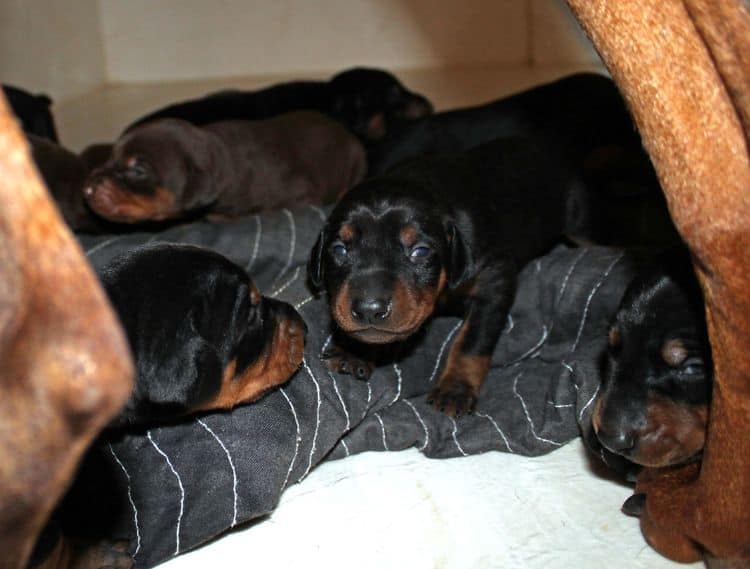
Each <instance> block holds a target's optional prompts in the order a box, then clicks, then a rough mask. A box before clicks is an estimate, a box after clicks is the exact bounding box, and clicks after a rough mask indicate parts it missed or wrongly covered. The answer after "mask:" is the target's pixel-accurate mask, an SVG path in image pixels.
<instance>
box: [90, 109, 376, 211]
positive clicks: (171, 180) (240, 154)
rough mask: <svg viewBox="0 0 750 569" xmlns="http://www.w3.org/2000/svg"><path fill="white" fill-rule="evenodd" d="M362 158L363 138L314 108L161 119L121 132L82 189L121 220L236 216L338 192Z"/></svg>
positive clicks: (353, 179) (357, 172)
mask: <svg viewBox="0 0 750 569" xmlns="http://www.w3.org/2000/svg"><path fill="white" fill-rule="evenodd" d="M366 168H367V167H366V160H365V154H364V149H363V148H362V145H361V144H360V143H359V141H358V140H357V139H356V138H355V137H354V136H352V135H351V134H349V133H348V132H347V131H346V129H344V128H343V127H342V126H341V125H339V124H337V123H336V122H334V121H332V120H330V119H328V118H326V117H324V116H323V115H321V114H319V113H315V112H307V111H300V112H295V113H288V114H286V115H282V116H279V117H276V118H273V119H268V120H264V121H226V122H220V123H214V124H211V125H208V126H206V127H203V128H199V127H196V126H193V125H192V124H190V123H188V122H186V121H182V120H177V119H164V120H160V121H156V122H153V123H147V124H145V125H143V126H140V127H138V128H135V129H133V130H131V131H130V132H128V133H127V134H125V135H123V136H122V137H121V138H120V139H119V140H118V141H117V143H116V144H115V146H114V148H113V151H112V156H111V157H110V159H109V160H108V161H107V162H106V163H105V164H104V165H103V166H102V167H100V168H97V169H96V170H94V172H92V174H91V177H90V179H89V181H88V183H87V186H86V188H85V189H84V195H85V198H86V201H87V202H88V204H89V206H90V207H91V208H92V209H93V210H94V212H96V213H97V214H98V215H100V216H101V217H103V218H105V219H108V220H110V221H114V222H119V223H138V222H143V221H162V220H171V219H179V218H182V217H185V216H188V215H191V214H193V215H194V214H199V213H211V214H218V215H221V216H238V215H243V214H246V213H250V212H257V211H262V210H269V209H278V208H283V207H287V206H293V205H299V204H305V203H313V204H325V203H330V202H333V201H335V199H336V198H337V197H338V196H340V195H341V194H343V193H344V192H346V191H347V190H348V189H349V188H350V187H351V186H352V185H354V184H356V183H357V182H358V181H359V180H361V179H362V177H363V176H364V173H365V171H366Z"/></svg>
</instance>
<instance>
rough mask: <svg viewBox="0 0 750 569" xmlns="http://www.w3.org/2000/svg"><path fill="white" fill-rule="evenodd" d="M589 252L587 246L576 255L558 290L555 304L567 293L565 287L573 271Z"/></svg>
mask: <svg viewBox="0 0 750 569" xmlns="http://www.w3.org/2000/svg"><path fill="white" fill-rule="evenodd" d="M587 252H588V249H586V248H585V247H584V248H583V249H581V252H580V253H579V254H578V255H576V258H575V259H574V260H573V262H572V263H571V264H570V268H569V269H568V272H567V273H565V276H564V277H563V280H562V283H561V284H560V290H559V291H558V292H557V298H556V299H555V305H557V304H558V303H559V302H560V300H562V297H563V294H565V289H566V288H567V287H568V280H569V279H570V276H571V275H572V274H573V271H574V270H575V268H576V266H577V265H578V263H579V262H580V261H581V259H583V257H584V256H585V255H586V253H587Z"/></svg>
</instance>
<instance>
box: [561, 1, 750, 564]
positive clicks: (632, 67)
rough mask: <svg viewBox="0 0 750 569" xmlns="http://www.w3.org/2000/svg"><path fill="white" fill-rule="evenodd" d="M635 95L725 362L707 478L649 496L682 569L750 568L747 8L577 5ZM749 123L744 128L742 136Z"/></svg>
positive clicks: (659, 537)
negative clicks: (708, 562) (701, 560)
mask: <svg viewBox="0 0 750 569" xmlns="http://www.w3.org/2000/svg"><path fill="white" fill-rule="evenodd" d="M568 3H569V4H570V6H571V7H572V8H573V11H574V12H575V13H576V15H577V17H578V19H579V21H580V22H581V23H582V24H583V26H584V28H585V29H586V30H587V32H588V33H589V35H590V36H591V38H592V40H593V41H594V44H595V45H596V47H597V49H598V50H599V52H600V54H601V55H602V58H603V59H604V61H605V63H606V64H607V66H608V67H609V69H610V71H611V73H612V76H613V78H614V79H615V81H616V82H617V84H618V86H619V87H620V88H621V90H622V91H623V94H624V96H625V98H626V99H627V101H628V103H629V105H630V107H631V110H632V111H633V115H634V118H635V120H636V123H637V124H638V127H639V129H640V131H641V134H642V137H643V140H644V144H645V146H646V148H647V150H648V151H649V154H650V155H651V158H652V160H653V162H654V166H655V167H656V170H657V172H658V174H659V179H660V181H661V184H662V187H663V188H664V192H665V194H666V197H667V201H668V203H669V208H670V212H671V214H672V217H673V219H674V221H675V224H676V226H677V229H678V230H679V232H680V233H681V235H682V236H683V238H684V239H685V241H686V242H687V243H688V245H689V246H690V249H691V251H692V252H693V255H694V259H695V268H696V272H697V274H698V278H699V280H700V282H701V286H702V288H703V292H704V296H705V300H706V314H707V323H708V331H709V336H710V340H711V347H712V351H713V360H714V369H715V374H714V390H713V400H712V404H711V412H710V420H709V426H708V437H707V442H706V447H705V452H704V458H703V463H702V467H701V469H700V472H699V473H695V472H692V469H693V468H695V467H687V468H688V469H690V471H685V472H680V471H679V470H677V471H670V472H668V473H664V474H663V475H661V476H656V477H655V478H654V479H653V480H651V481H650V482H649V483H648V484H647V485H646V487H645V490H646V492H647V498H646V507H645V509H644V512H643V515H642V518H641V520H642V529H643V530H644V534H645V535H646V537H647V539H649V541H650V542H651V543H652V544H653V545H654V546H655V547H656V548H657V549H658V550H659V551H661V552H662V553H664V554H665V555H667V556H671V557H673V558H675V559H681V560H687V559H697V558H698V557H699V556H700V554H701V552H702V551H705V552H706V553H707V556H708V557H711V558H712V559H713V558H719V559H721V560H729V561H730V562H734V561H736V562H738V563H742V562H743V561H744V564H750V547H748V546H750V477H748V476H747V473H748V470H749V469H750V436H748V434H747V433H748V432H749V430H750V351H748V349H747V346H748V345H750V295H748V292H747V291H748V285H750V254H749V253H748V252H749V251H750V221H749V220H750V191H748V190H750V161H749V159H748V147H747V131H746V130H745V129H747V128H748V122H750V121H748V117H749V116H750V104H749V103H748V97H750V88H749V87H748V77H749V75H748V74H750V68H749V67H748V63H747V62H748V59H747V58H748V57H749V56H750V46H749V43H750V39H749V37H750V17H749V16H748V9H747V7H746V5H744V4H743V2H742V0H632V1H628V2H620V1H617V0H568ZM743 125H744V129H743Z"/></svg>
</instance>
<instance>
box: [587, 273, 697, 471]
mask: <svg viewBox="0 0 750 569" xmlns="http://www.w3.org/2000/svg"><path fill="white" fill-rule="evenodd" d="M683 264H684V265H685V266H684V267H680V268H677V267H676V264H674V263H673V266H668V265H665V266H662V267H661V268H659V269H657V270H655V271H653V272H650V273H648V274H647V276H646V277H645V278H643V279H638V280H636V281H634V282H633V284H632V285H631V286H630V287H629V288H628V290H627V292H626V293H625V296H624V297H623V300H622V303H621V306H620V309H619V311H618V313H617V317H616V319H615V322H614V324H613V325H612V327H611V328H610V331H609V347H608V350H607V353H606V355H605V362H604V364H605V367H604V377H603V381H602V387H601V391H600V395H599V397H598V398H597V401H596V403H595V407H594V412H593V416H592V424H593V427H594V430H595V432H596V434H597V437H598V438H599V441H600V442H601V443H602V444H603V445H604V446H605V447H606V448H607V449H609V450H610V451H612V452H614V453H617V454H620V455H621V456H624V457H626V458H627V459H629V460H631V461H633V462H635V463H637V464H641V465H644V466H650V467H663V466H668V465H673V464H680V463H684V462H688V461H691V460H694V459H696V458H697V457H698V456H699V455H700V453H701V451H702V450H703V445H704V442H705V437H706V423H707V420H708V405H709V401H710V397H711V373H712V372H711V361H710V352H709V346H708V338H707V335H706V329H705V320H704V316H703V306H702V300H701V293H700V290H699V289H698V286H697V282H696V281H695V277H694V276H693V275H692V274H688V271H691V270H692V269H691V268H690V266H689V263H688V262H684V263H683Z"/></svg>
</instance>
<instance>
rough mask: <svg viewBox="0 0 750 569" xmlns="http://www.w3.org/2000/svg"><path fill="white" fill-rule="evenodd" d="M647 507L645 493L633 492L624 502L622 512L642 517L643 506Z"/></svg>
mask: <svg viewBox="0 0 750 569" xmlns="http://www.w3.org/2000/svg"><path fill="white" fill-rule="evenodd" d="M645 507H646V495H645V494H640V493H639V494H633V495H632V496H631V497H630V498H628V499H627V500H625V502H624V503H623V504H622V508H621V510H622V513H623V514H625V515H626V516H633V517H635V518H639V517H641V514H642V513H643V508H645Z"/></svg>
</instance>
